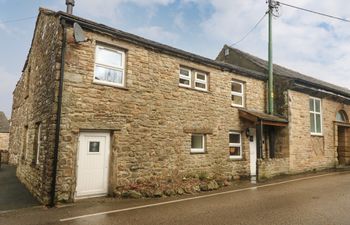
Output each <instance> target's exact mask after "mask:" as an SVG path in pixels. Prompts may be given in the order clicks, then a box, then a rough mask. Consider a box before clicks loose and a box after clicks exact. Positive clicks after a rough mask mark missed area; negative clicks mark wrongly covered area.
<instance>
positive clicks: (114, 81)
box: [94, 45, 125, 86]
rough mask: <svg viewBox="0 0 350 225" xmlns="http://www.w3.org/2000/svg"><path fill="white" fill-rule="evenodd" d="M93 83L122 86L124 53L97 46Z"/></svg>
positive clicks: (123, 79)
mask: <svg viewBox="0 0 350 225" xmlns="http://www.w3.org/2000/svg"><path fill="white" fill-rule="evenodd" d="M94 82H95V83H100V84H106V85H112V86H124V83H125V52H123V51H120V50H116V49H112V48H108V47H104V46H100V45H97V46H96V56H95V73H94Z"/></svg>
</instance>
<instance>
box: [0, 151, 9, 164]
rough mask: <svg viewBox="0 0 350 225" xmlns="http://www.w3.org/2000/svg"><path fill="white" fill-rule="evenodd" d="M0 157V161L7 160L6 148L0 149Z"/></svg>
mask: <svg viewBox="0 0 350 225" xmlns="http://www.w3.org/2000/svg"><path fill="white" fill-rule="evenodd" d="M0 154H1V156H0V159H1V163H6V164H7V163H8V162H9V152H8V151H6V150H0Z"/></svg>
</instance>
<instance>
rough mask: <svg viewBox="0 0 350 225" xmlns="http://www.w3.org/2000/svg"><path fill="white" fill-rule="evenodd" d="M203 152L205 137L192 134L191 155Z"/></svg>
mask: <svg viewBox="0 0 350 225" xmlns="http://www.w3.org/2000/svg"><path fill="white" fill-rule="evenodd" d="M204 152H205V135H204V134H192V136H191V153H204Z"/></svg>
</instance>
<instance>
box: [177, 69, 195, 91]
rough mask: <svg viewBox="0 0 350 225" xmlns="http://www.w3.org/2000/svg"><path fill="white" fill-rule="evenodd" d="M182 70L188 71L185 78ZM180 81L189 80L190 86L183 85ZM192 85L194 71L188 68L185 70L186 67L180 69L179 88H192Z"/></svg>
mask: <svg viewBox="0 0 350 225" xmlns="http://www.w3.org/2000/svg"><path fill="white" fill-rule="evenodd" d="M181 70H187V71H188V76H185V75H182V74H181ZM180 79H183V80H188V81H189V83H188V85H187V84H183V83H180ZM191 85H192V71H191V70H190V69H188V68H185V67H182V66H181V67H180V70H179V86H181V87H189V88H190V87H191Z"/></svg>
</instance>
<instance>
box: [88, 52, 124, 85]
mask: <svg viewBox="0 0 350 225" xmlns="http://www.w3.org/2000/svg"><path fill="white" fill-rule="evenodd" d="M100 49H103V50H107V51H112V52H116V53H119V54H121V56H122V65H121V66H115V65H113V66H111V65H108V64H103V63H99V62H97V54H98V53H99V50H100ZM96 66H100V67H103V68H106V69H111V70H117V71H121V72H122V83H121V84H120V83H114V82H109V81H104V80H97V79H95V75H96V74H95V71H96ZM93 82H94V83H97V84H103V85H107V86H115V87H125V52H124V51H121V50H118V49H115V48H110V47H106V46H104V45H96V50H95V63H94V79H93Z"/></svg>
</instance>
